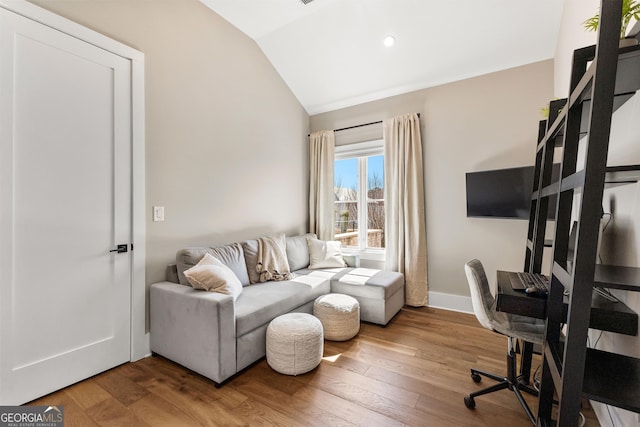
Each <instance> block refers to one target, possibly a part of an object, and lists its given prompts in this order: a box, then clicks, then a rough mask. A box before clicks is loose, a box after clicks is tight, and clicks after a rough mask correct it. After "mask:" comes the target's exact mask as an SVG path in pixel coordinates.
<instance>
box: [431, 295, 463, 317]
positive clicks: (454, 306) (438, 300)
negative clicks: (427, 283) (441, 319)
mask: <svg viewBox="0 0 640 427" xmlns="http://www.w3.org/2000/svg"><path fill="white" fill-rule="evenodd" d="M429 307H433V308H442V309H445V310H451V311H460V312H462V313H471V314H473V305H472V304H471V297H465V296H462V295H454V294H445V293H442V292H429Z"/></svg>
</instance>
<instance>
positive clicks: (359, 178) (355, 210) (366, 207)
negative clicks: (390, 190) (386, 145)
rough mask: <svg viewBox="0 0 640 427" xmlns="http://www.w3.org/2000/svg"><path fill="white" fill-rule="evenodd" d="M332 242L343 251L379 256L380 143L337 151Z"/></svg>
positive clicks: (381, 238) (381, 242)
mask: <svg viewBox="0 0 640 427" xmlns="http://www.w3.org/2000/svg"><path fill="white" fill-rule="evenodd" d="M334 191H335V196H336V201H335V211H334V218H335V221H334V223H335V229H334V234H335V239H336V240H338V241H340V242H342V246H343V247H344V248H346V249H351V250H354V251H362V252H369V253H375V252H379V253H381V252H382V250H383V249H384V247H385V242H384V152H383V141H382V140H377V141H369V142H364V143H359V144H351V145H346V146H339V147H336V160H335V167H334Z"/></svg>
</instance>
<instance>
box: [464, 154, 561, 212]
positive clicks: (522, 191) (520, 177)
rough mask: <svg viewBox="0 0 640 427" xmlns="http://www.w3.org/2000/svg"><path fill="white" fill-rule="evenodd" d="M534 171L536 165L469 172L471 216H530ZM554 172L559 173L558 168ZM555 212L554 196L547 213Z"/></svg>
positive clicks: (469, 207)
mask: <svg viewBox="0 0 640 427" xmlns="http://www.w3.org/2000/svg"><path fill="white" fill-rule="evenodd" d="M533 172H534V170H533V166H524V167H519V168H509V169H495V170H488V171H480V172H468V173H467V174H466V181H467V217H491V218H516V219H529V207H530V204H531V191H532V190H533ZM553 172H554V173H553V175H554V176H555V177H557V173H558V168H557V167H554V171H553ZM556 179H557V178H556ZM554 215H555V200H553V199H550V200H549V209H548V215H547V217H548V218H553V216H554Z"/></svg>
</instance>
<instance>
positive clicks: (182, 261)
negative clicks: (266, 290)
mask: <svg viewBox="0 0 640 427" xmlns="http://www.w3.org/2000/svg"><path fill="white" fill-rule="evenodd" d="M205 254H211V255H213V256H214V257H216V258H217V259H219V260H220V261H221V262H222V263H223V264H224V265H226V266H227V267H229V268H230V269H231V271H233V273H234V274H235V275H236V276H237V277H238V280H240V283H242V286H246V285H248V284H250V283H251V282H250V280H249V275H248V274H247V264H246V262H245V259H244V252H243V250H242V245H240V243H231V244H229V245H224V246H218V247H215V248H206V247H191V248H185V249H181V250H179V251H178V253H177V254H176V266H177V269H178V280H179V281H180V284H182V285H189V281H188V280H187V278H186V277H185V276H184V271H185V270H187V269H189V268H191V267H193V266H194V265H196V264H197V263H198V262H199V261H200V260H201V259H202V257H203V256H205Z"/></svg>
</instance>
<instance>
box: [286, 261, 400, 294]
mask: <svg viewBox="0 0 640 427" xmlns="http://www.w3.org/2000/svg"><path fill="white" fill-rule="evenodd" d="M296 274H300V275H303V274H304V275H310V276H312V277H314V276H315V277H325V278H329V279H330V280H331V292H335V293H340V294H347V295H351V296H354V297H364V298H372V299H379V300H387V299H388V298H390V297H391V296H392V295H393V294H395V293H396V292H397V291H398V290H400V289H401V288H403V287H404V275H403V274H401V273H398V272H395V271H382V270H375V269H371V268H329V269H322V270H309V269H302V270H298V271H296Z"/></svg>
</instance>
